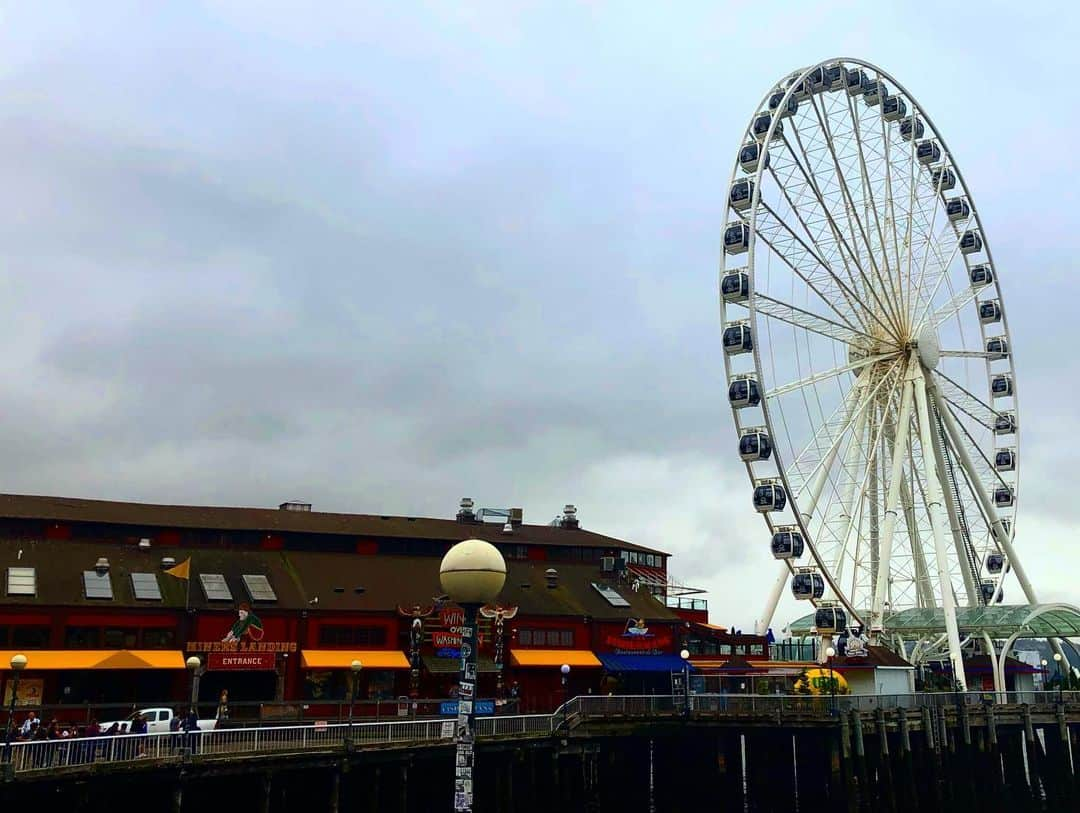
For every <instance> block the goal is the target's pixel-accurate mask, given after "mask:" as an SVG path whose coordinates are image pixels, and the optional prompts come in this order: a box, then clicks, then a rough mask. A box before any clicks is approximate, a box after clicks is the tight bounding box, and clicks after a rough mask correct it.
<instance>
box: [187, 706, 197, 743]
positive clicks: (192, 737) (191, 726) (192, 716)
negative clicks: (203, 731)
mask: <svg viewBox="0 0 1080 813" xmlns="http://www.w3.org/2000/svg"><path fill="white" fill-rule="evenodd" d="M184 731H185V732H186V734H187V742H188V750H189V751H190V752H191V753H192V754H196V753H198V750H199V713H198V712H197V711H195V707H194V706H193V707H191V708H190V709H188V713H187V716H186V717H185V718H184Z"/></svg>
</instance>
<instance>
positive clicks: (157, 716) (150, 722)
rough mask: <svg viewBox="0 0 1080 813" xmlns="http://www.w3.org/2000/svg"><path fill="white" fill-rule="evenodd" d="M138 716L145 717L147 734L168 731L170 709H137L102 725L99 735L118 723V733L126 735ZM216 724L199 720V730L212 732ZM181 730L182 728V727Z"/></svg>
mask: <svg viewBox="0 0 1080 813" xmlns="http://www.w3.org/2000/svg"><path fill="white" fill-rule="evenodd" d="M140 715H142V716H144V717H146V730H147V732H148V733H150V734H154V733H157V732H161V731H168V730H169V723H170V722H171V721H172V718H173V711H172V709H170V708H158V709H139V710H138V711H133V712H132V713H131V714H129V715H128V716H127V717H125V718H124V719H123V720H115V721H114V720H110V721H109V722H107V723H102V724H101V733H102V734H104V733H105V732H106V731H108V730H109V729H110V728H112V726H113V724H114V723H118V724H119V725H120V728H119V731H120V733H121V734H127V733H128V732H129V730H130V729H131V724H132V722H134V720H135V718H136V717H138V716H140ZM182 722H183V719H182V718H181V723H182ZM216 722H217V721H216V720H199V729H200V730H202V731H212V730H213V729H214V725H215V723H216ZM181 728H183V726H182V725H181Z"/></svg>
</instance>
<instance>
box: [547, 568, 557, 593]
mask: <svg viewBox="0 0 1080 813" xmlns="http://www.w3.org/2000/svg"><path fill="white" fill-rule="evenodd" d="M544 579H546V580H547V586H548V590H554V589H555V588H556V587H558V586H559V571H557V570H556V569H555V568H553V567H549V568H548V569H547V570H545V571H544Z"/></svg>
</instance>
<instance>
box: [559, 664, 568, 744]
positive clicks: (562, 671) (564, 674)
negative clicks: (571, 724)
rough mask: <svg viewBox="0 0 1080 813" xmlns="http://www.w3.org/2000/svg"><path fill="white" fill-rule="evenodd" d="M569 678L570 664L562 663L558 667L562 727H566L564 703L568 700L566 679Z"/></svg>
mask: <svg viewBox="0 0 1080 813" xmlns="http://www.w3.org/2000/svg"><path fill="white" fill-rule="evenodd" d="M569 678H570V664H568V663H564V664H563V665H562V666H560V667H559V682H560V683H562V722H563V727H564V728H565V727H566V704H567V703H569V702H570V690H569V689H568V688H567V685H566V684H567V681H568V680H569Z"/></svg>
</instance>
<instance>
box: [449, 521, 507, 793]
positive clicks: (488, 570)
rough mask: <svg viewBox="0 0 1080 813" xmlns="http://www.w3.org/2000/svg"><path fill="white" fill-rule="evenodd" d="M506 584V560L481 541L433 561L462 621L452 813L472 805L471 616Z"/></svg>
mask: <svg viewBox="0 0 1080 813" xmlns="http://www.w3.org/2000/svg"><path fill="white" fill-rule="evenodd" d="M505 582H506V560H505V559H503V557H502V554H501V553H499V550H498V548H496V547H495V546H494V545H492V544H491V543H490V542H484V541H483V540H482V539H466V540H465V541H464V542H458V543H457V544H456V545H454V547H452V548H450V550H449V551H447V552H446V556H444V557H443V560H442V563H441V564H440V565H439V583H440V584H441V585H442V589H443V592H444V593H446V595H447V596H448V597H449V598H450V600H451V601H453V602H455V603H456V604H458V605H459V606H460V607H461V609H462V611H463V613H464V616H465V617H464V619H463V623H462V626H461V675H460V678H459V680H458V716H457V724H456V725H455V726H454V743H455V746H456V747H455V751H456V754H455V760H454V765H455V768H454V807H453V809H454V810H455V811H457V813H472V809H473V794H472V788H473V782H472V778H473V754H474V752H473V740H474V734H473V727H474V721H475V711H474V709H475V708H476V706H475V702H476V701H475V698H476V615H477V612H478V611H479V609H480V607H481V606H482V605H484V604H487V603H489V602H492V601H494V600H495V599H496V597H497V596H498V595H499V591H500V590H502V587H503V584H504V583H505Z"/></svg>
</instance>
